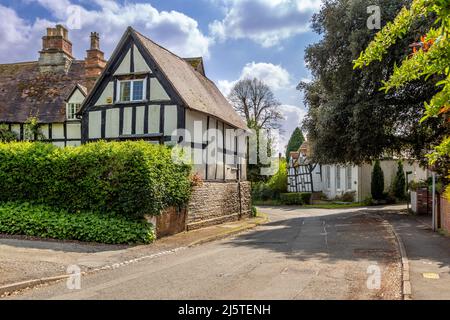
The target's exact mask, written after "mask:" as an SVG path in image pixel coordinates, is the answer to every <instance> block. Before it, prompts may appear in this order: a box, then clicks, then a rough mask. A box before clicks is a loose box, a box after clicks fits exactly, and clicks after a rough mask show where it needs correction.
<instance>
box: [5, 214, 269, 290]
mask: <svg viewBox="0 0 450 320" xmlns="http://www.w3.org/2000/svg"><path fill="white" fill-rule="evenodd" d="M259 218H260V220H259V221H253V222H251V223H248V224H246V225H244V226H239V227H236V228H234V229H230V230H226V231H225V232H221V233H219V234H217V235H213V236H209V237H205V238H203V239H198V240H196V241H194V242H192V243H190V244H188V245H187V246H185V247H178V248H175V249H171V250H167V251H161V252H157V253H155V254H152V255H148V256H142V257H139V258H135V259H131V260H126V261H123V262H118V263H114V264H112V265H105V266H103V267H100V268H95V269H91V270H88V271H84V272H82V273H81V274H82V275H87V274H92V273H96V272H99V271H104V270H111V269H117V268H120V267H123V266H125V265H128V264H131V263H137V262H140V261H143V260H147V259H153V258H156V257H160V256H163V255H167V254H172V253H175V252H178V251H180V250H184V249H187V248H188V247H193V246H197V245H200V244H204V243H207V242H212V241H215V240H220V239H224V238H226V237H229V236H232V235H234V234H237V233H240V232H243V231H245V230H250V229H253V228H255V227H257V226H258V225H261V224H264V223H266V222H268V220H269V219H268V216H267V215H266V214H263V216H262V217H259ZM69 277H70V275H68V274H64V275H59V276H54V277H46V278H39V279H33V280H27V281H21V282H16V283H11V284H7V285H3V286H1V287H0V298H1V297H3V296H5V295H10V294H12V293H14V292H16V291H21V290H25V289H32V288H34V287H37V286H40V285H45V284H49V283H52V282H58V281H61V280H64V279H68V278H69Z"/></svg>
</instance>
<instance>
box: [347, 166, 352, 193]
mask: <svg viewBox="0 0 450 320" xmlns="http://www.w3.org/2000/svg"><path fill="white" fill-rule="evenodd" d="M345 180H346V188H347V190H352V180H353V179H352V167H351V166H348V167H347V168H346V171H345Z"/></svg>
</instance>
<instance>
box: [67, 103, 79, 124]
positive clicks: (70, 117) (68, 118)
mask: <svg viewBox="0 0 450 320" xmlns="http://www.w3.org/2000/svg"><path fill="white" fill-rule="evenodd" d="M71 105H75V106H77V107H76V108H77V109H76V112H75V113H74V114H73V116H72V114H71V112H70V111H71V110H70V108H71ZM80 107H81V103H78V102H67V103H66V118H67V120H78V119H77V116H76V114H77V112H78V111H80Z"/></svg>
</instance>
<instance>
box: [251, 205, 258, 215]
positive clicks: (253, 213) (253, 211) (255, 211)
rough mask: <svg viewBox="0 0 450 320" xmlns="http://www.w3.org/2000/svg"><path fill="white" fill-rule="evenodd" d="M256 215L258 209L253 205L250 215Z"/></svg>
mask: <svg viewBox="0 0 450 320" xmlns="http://www.w3.org/2000/svg"><path fill="white" fill-rule="evenodd" d="M257 215H258V210H257V209H256V207H255V206H252V217H256V216H257Z"/></svg>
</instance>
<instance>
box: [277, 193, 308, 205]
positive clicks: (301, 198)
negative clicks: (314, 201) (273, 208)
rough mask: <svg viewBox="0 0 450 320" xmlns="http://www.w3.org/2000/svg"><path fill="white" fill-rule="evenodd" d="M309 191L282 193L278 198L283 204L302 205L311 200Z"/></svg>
mask: <svg viewBox="0 0 450 320" xmlns="http://www.w3.org/2000/svg"><path fill="white" fill-rule="evenodd" d="M311 196H312V195H311V193H282V194H281V195H280V200H281V203H282V204H285V205H299V206H301V205H304V204H309V203H310V202H311Z"/></svg>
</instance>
